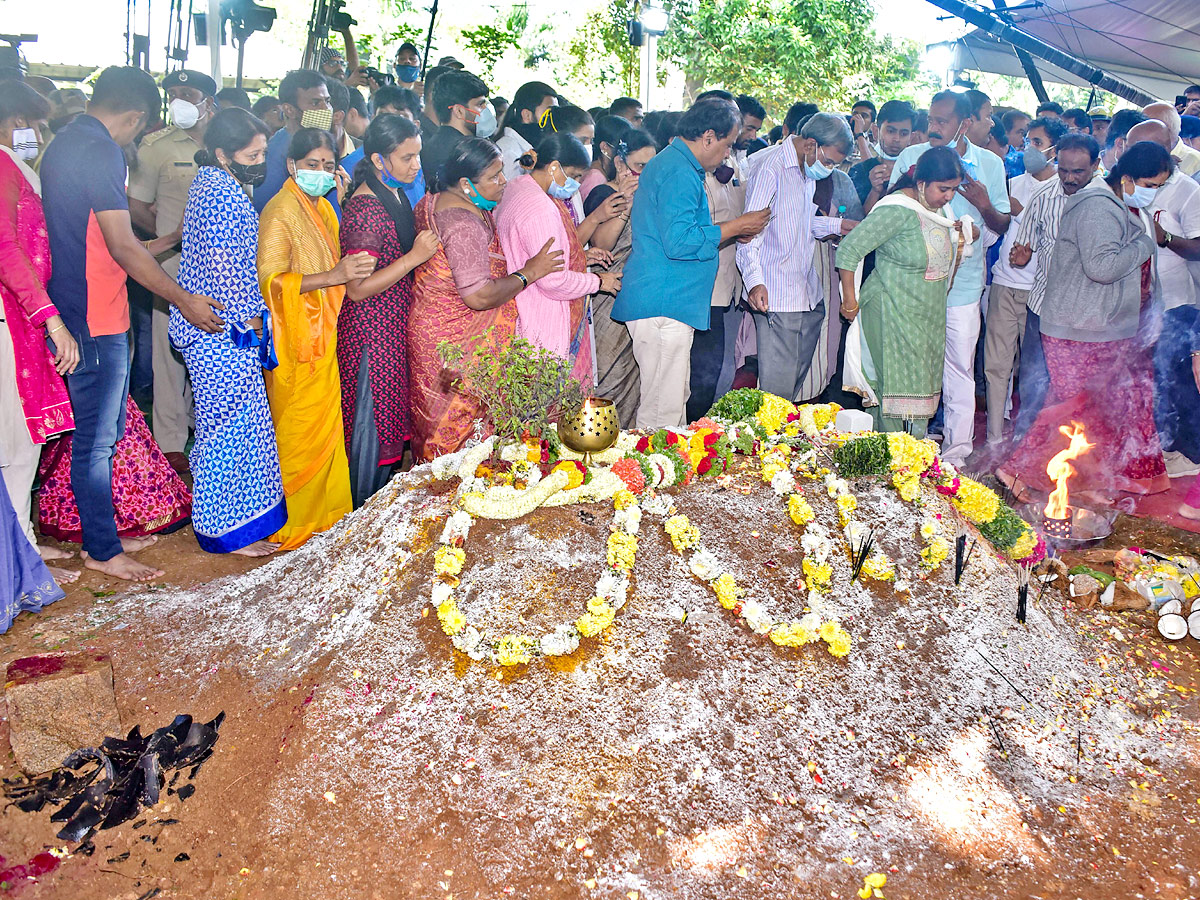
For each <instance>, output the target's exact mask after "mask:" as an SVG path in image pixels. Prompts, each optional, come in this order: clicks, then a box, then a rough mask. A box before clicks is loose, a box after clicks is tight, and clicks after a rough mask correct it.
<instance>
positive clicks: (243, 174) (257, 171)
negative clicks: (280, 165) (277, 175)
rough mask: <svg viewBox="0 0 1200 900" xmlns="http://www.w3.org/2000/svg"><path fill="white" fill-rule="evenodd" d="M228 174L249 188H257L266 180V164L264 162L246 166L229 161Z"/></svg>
mask: <svg viewBox="0 0 1200 900" xmlns="http://www.w3.org/2000/svg"><path fill="white" fill-rule="evenodd" d="M229 174H230V175H232V176H233V177H234V178H236V179H237V180H238V181H240V182H241V183H242V184H248V185H250V187H258V186H259V185H260V184H262V183H263V182H264V181H266V180H267V164H266V163H265V162H260V163H254V164H253V165H247V164H246V163H240V162H235V161H233V160H230V161H229Z"/></svg>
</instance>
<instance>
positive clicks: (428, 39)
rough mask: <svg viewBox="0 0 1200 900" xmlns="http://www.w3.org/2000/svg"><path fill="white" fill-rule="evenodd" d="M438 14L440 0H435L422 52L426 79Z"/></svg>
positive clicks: (422, 63) (430, 11)
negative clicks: (434, 26)
mask: <svg viewBox="0 0 1200 900" xmlns="http://www.w3.org/2000/svg"><path fill="white" fill-rule="evenodd" d="M437 14H438V0H433V6H432V7H431V8H430V10H429V31H428V32H427V33H426V35H425V52H424V53H422V54H421V79H422V80H424V79H425V71H426V70H427V69H428V68H429V48H430V47H432V46H433V23H434V22H436V21H437ZM434 121H436V119H435V120H434Z"/></svg>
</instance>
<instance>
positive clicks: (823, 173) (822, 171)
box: [804, 149, 833, 181]
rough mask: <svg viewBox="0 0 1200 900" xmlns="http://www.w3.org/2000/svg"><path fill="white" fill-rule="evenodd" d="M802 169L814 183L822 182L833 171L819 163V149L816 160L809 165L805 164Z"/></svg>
mask: <svg viewBox="0 0 1200 900" xmlns="http://www.w3.org/2000/svg"><path fill="white" fill-rule="evenodd" d="M804 168H805V169H806V170H807V171H808V175H809V177H810V178H813V179H814V180H816V181H822V180H824V179H826V178H828V177H829V176H830V175H832V174H833V169H831V168H830V167H829V166H828V165H826V164H825V163H823V162H821V151H820V150H819V149H818V150H817V156H816V159H815V160H814V161H813V162H811V163H808V162H806V163H805V164H804Z"/></svg>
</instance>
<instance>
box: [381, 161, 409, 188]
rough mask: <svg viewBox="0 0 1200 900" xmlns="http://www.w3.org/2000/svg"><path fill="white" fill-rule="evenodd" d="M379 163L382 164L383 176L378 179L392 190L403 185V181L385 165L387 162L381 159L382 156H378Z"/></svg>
mask: <svg viewBox="0 0 1200 900" xmlns="http://www.w3.org/2000/svg"><path fill="white" fill-rule="evenodd" d="M379 164H380V165H381V166H383V177H382V178H380V179H379V180H380V181H382V182H383V183H384V184H386V185H387V186H388V187H390V188H391V189H392V190H394V191H398V190H400V188H401V187H403V186H404V182H402V181H401V180H400V179H399V178H397V177H396V176H395V175H393V174H392V172H391V170H390V169H389V168H388V167H387V163H386V162H384V161H383V157H382V156H380V157H379Z"/></svg>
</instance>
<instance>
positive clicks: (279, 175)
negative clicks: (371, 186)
mask: <svg viewBox="0 0 1200 900" xmlns="http://www.w3.org/2000/svg"><path fill="white" fill-rule="evenodd" d="M279 100H280V102H281V104H282V109H283V127H282V128H280V129H279V130H278V131H277V132H275V134H273V135H272V136H271V140H269V141H268V142H267V179H266V181H264V182H263V183H262V184H260V185H259V186H258V187H256V188H255V189H254V208H255V209H257V210H258V211H259V212H260V213H261V212H262V211H263V208H264V207H266V205H267V203H268V202H269V201H270V199H271V198H272V197H274V196H275V195H276V194H278V193H279V189H280V188H281V187H283V183H284V182H285V181H287V180H288V168H287V152H288V144H290V143H291V141H292V135H294V134H295V133H296V132H297V131H299V130H300V129H301V128H307V127H310V126H311V127H314V128H324V129H325V130H326V131H329V130H331V129H332V127H333V107H332V106H331V105H330V102H329V85H328V84H327V83H326V82H325V76H324V75H322V74H321V73H320V72H318V71H316V70H315V69H295V70H293V71H291V72H288V73H287V74H286V75H284V76H283V81H281V82H279ZM330 193H331V194H332V195H333V201H331V202H336V198H337V190H336V188H335V189H334V190H333V191H331V192H330Z"/></svg>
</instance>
